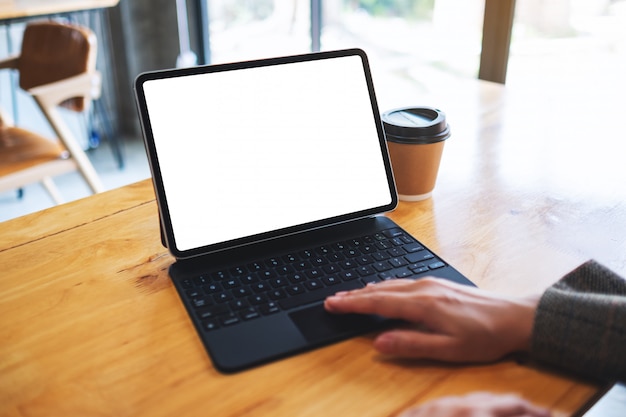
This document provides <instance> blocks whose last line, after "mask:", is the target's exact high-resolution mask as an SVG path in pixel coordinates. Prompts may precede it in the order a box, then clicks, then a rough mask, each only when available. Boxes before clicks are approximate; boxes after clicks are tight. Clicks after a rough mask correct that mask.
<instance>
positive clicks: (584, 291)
mask: <svg viewBox="0 0 626 417" xmlns="http://www.w3.org/2000/svg"><path fill="white" fill-rule="evenodd" d="M530 353H531V357H532V358H533V359H535V360H537V361H540V362H545V363H549V364H551V365H555V366H558V367H560V368H563V369H566V370H568V371H571V372H575V373H579V374H582V375H585V376H588V377H594V378H600V379H607V380H608V379H617V380H621V381H625V380H626V280H625V279H624V278H621V277H620V276H618V275H617V274H615V273H614V272H612V271H611V270H609V269H607V268H605V267H604V266H602V265H600V264H598V263H597V262H595V261H589V262H587V263H585V264H583V265H581V266H579V267H578V268H576V269H575V270H574V271H572V272H570V273H569V274H567V275H566V276H565V277H563V278H562V279H561V280H560V281H559V282H557V283H556V284H554V285H553V286H552V287H550V288H549V289H548V290H547V291H546V292H545V293H544V294H543V295H542V297H541V299H540V301H539V305H538V307H537V313H536V315H535V325H534V329H533V335H532V345H531V352H530Z"/></svg>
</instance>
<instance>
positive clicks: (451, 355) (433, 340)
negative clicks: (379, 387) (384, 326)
mask: <svg viewBox="0 0 626 417" xmlns="http://www.w3.org/2000/svg"><path fill="white" fill-rule="evenodd" d="M374 348H375V349H376V350H378V351H379V352H380V353H383V354H385V355H393V356H400V357H403V358H412V359H434V360H441V361H448V362H461V361H464V360H465V356H464V354H463V352H462V351H460V347H459V346H458V344H457V343H456V341H455V339H454V338H452V337H450V336H446V335H441V334H434V333H426V332H420V331H416V330H390V331H387V332H384V333H382V334H380V335H379V336H378V337H377V338H376V339H375V340H374Z"/></svg>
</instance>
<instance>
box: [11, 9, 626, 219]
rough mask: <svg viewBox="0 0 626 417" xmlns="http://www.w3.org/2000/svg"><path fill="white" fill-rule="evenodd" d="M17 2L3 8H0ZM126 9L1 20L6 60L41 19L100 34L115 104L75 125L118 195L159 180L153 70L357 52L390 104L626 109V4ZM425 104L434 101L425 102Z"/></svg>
mask: <svg viewBox="0 0 626 417" xmlns="http://www.w3.org/2000/svg"><path fill="white" fill-rule="evenodd" d="M21 1H22V2H24V0H21ZM10 3H11V0H2V1H0V13H1V12H2V10H3V8H6V7H9V6H7V5H8V4H10ZM114 3H116V4H115V5H113V6H112V7H105V8H97V9H90V10H72V11H67V12H63V13H49V14H46V15H41V16H32V17H20V18H5V19H2V20H0V59H1V58H4V57H6V56H9V55H11V54H14V53H17V52H19V48H20V45H21V34H22V32H23V30H24V26H25V25H26V24H28V22H29V21H32V20H40V19H55V20H62V21H70V22H74V23H79V24H82V25H86V26H89V27H90V28H92V29H93V30H94V31H95V32H96V35H97V37H98V47H99V50H98V64H97V67H98V69H99V70H100V71H101V72H102V73H103V77H104V90H103V97H102V99H101V101H100V103H99V105H98V106H92V108H91V110H90V112H89V113H88V114H87V115H85V116H82V117H81V116H75V115H73V114H68V115H67V119H68V123H69V124H70V125H71V127H72V129H73V130H75V132H76V133H77V136H78V137H79V139H80V140H81V143H82V146H83V147H84V148H85V149H87V151H88V155H89V156H90V159H92V162H93V163H94V165H95V167H96V170H97V171H98V173H99V174H100V175H101V177H102V180H103V182H104V183H105V186H106V187H107V188H108V189H111V188H115V187H118V186H121V185H125V184H128V183H131V182H135V181H138V180H140V179H143V178H147V177H148V176H149V175H150V173H149V170H148V166H147V161H146V158H145V154H144V151H143V144H142V142H141V132H140V129H139V124H138V119H137V114H136V110H135V104H134V99H133V95H132V83H133V80H134V78H135V77H136V76H137V75H138V74H139V73H141V72H143V71H149V70H155V69H165V68H172V67H176V66H187V65H205V64H217V63H223V62H230V61H239V60H249V59H255V58H261V57H270V56H278V55H288V54H298V53H306V52H311V51H319V50H331V49H340V48H352V47H358V48H362V49H364V50H365V51H366V52H367V53H368V55H369V57H370V61H371V62H370V63H371V67H372V73H373V77H374V83H375V85H376V88H377V91H378V93H379V95H381V94H380V92H381V91H383V92H385V91H390V90H393V89H394V88H402V83H403V82H410V83H412V84H413V85H417V86H420V85H423V86H424V90H425V91H426V90H427V89H429V88H430V89H432V88H454V82H450V81H451V80H458V79H476V78H480V79H483V80H487V81H490V82H498V83H505V84H506V85H507V86H510V87H511V88H512V89H515V88H521V89H531V90H532V91H536V95H537V102H538V104H539V103H541V101H542V100H543V97H545V96H560V97H563V95H566V97H568V98H569V97H571V100H572V101H574V102H576V103H577V105H583V106H584V105H589V106H591V105H593V106H603V105H607V104H609V103H608V102H607V100H609V101H610V100H615V101H616V102H617V103H619V104H620V105H621V104H623V103H624V101H623V100H624V99H623V96H622V95H621V94H617V93H616V92H617V91H626V87H625V85H626V83H625V80H624V74H626V0H551V1H541V0H516V1H515V0H464V1H456V0H186V1H184V0H120V1H119V2H114ZM15 78H16V77H15V74H12V73H11V72H10V71H8V70H3V71H0V107H1V108H2V109H3V111H4V112H5V113H7V114H8V115H9V116H11V117H13V118H14V119H15V120H17V121H19V122H20V124H22V125H26V124H27V125H28V128H29V129H32V130H34V131H37V132H39V133H41V134H42V135H48V136H52V132H51V131H50V128H49V127H48V125H47V124H46V123H45V121H44V119H43V116H42V115H41V114H40V111H39V110H38V109H37V108H36V106H35V105H34V103H33V102H32V98H31V97H29V96H28V95H27V94H25V93H24V92H22V91H19V89H17V88H15V83H16V79H15ZM447 86H449V87H447ZM383 95H384V94H383ZM413 104H424V103H422V102H421V101H420V97H415V102H414V103H413ZM381 107H382V105H381ZM381 110H384V109H383V108H381ZM57 184H58V186H59V188H62V189H64V193H66V194H68V196H69V197H68V199H69V200H71V199H76V198H81V197H84V196H86V195H88V194H89V191H88V190H87V188H86V187H85V186H84V184H82V182H81V181H80V179H78V178H76V175H75V174H66V175H65V176H63V178H60V179H59V180H58V181H57ZM24 191H25V192H24V197H23V198H21V199H20V198H18V197H17V194H16V193H12V192H8V193H2V194H0V221H2V220H6V219H9V218H12V217H16V216H19V215H23V214H27V213H30V212H33V211H36V210H40V209H43V208H46V207H49V206H51V205H52V204H53V203H52V201H51V200H50V198H49V197H48V196H47V195H46V194H45V193H44V192H43V191H42V190H41V187H40V186H39V185H37V184H34V185H32V186H28V187H26V189H25V190H24Z"/></svg>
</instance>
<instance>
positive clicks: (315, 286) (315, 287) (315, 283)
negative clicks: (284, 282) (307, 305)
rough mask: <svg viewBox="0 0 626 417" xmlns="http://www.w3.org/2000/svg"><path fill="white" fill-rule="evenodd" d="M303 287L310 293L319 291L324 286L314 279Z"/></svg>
mask: <svg viewBox="0 0 626 417" xmlns="http://www.w3.org/2000/svg"><path fill="white" fill-rule="evenodd" d="M304 286H305V287H306V288H308V289H309V290H311V291H313V290H319V289H320V288H322V287H324V285H322V282H321V281H319V280H316V279H312V280H310V281H307V282H305V283H304Z"/></svg>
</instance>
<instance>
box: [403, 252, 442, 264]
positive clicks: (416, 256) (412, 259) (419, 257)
mask: <svg viewBox="0 0 626 417" xmlns="http://www.w3.org/2000/svg"><path fill="white" fill-rule="evenodd" d="M434 257H435V256H434V255H433V254H432V253H430V252H428V251H426V250H423V251H419V252H416V253H409V254H408V255H405V259H406V260H407V261H409V263H412V264H414V263H418V262H422V261H426V260H428V259H432V258H434Z"/></svg>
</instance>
